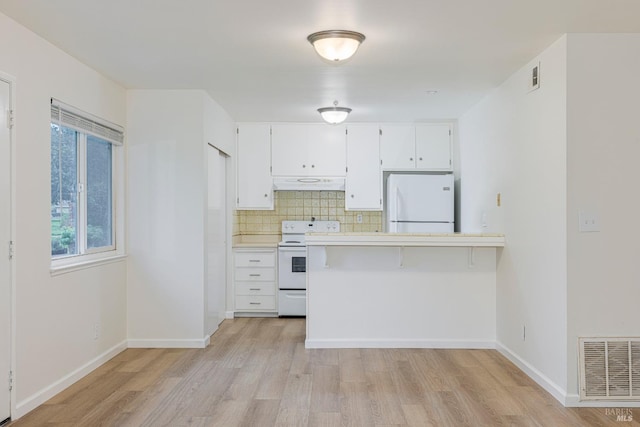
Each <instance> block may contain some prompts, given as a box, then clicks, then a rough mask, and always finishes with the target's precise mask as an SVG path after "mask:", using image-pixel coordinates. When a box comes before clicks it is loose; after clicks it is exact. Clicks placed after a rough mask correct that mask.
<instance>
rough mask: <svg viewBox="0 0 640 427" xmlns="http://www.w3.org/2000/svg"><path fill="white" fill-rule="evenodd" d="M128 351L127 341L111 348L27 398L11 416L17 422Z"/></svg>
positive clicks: (17, 406)
mask: <svg viewBox="0 0 640 427" xmlns="http://www.w3.org/2000/svg"><path fill="white" fill-rule="evenodd" d="M126 349H127V341H126V340H125V341H122V342H121V343H119V344H116V345H115V346H113V347H111V348H110V349H109V350H107V351H105V352H104V353H102V354H101V355H99V356H97V357H96V358H95V359H93V360H90V361H89V362H87V363H86V364H84V365H83V366H81V367H79V368H78V369H76V370H75V371H73V372H71V373H70V374H68V375H65V376H64V377H62V378H61V379H59V380H58V381H56V382H54V383H52V384H50V385H49V386H47V387H45V388H43V389H42V390H40V391H38V392H37V393H35V394H33V395H31V396H30V397H28V398H26V399H25V400H23V401H22V402H19V403H17V404H16V408H15V412H14V413H12V414H11V417H12V419H13V420H14V421H15V420H17V419H18V418H20V417H22V416H24V415H26V414H27V413H28V412H30V411H32V410H33V409H35V408H37V407H38V406H40V405H42V404H43V403H44V402H46V401H47V400H49V399H51V398H52V397H53V396H55V395H56V394H58V393H60V392H61V391H63V390H65V389H66V388H68V387H70V386H71V385H72V384H73V383H75V382H77V381H79V380H81V379H82V378H84V377H85V376H87V375H88V374H90V373H91V372H92V371H94V370H96V369H97V368H99V367H100V366H102V365H103V364H104V363H105V362H107V361H109V360H111V359H113V358H114V357H115V356H116V355H118V354H119V353H121V352H123V351H124V350H126Z"/></svg>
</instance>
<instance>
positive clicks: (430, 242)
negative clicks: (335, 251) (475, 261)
mask: <svg viewBox="0 0 640 427" xmlns="http://www.w3.org/2000/svg"><path fill="white" fill-rule="evenodd" d="M504 240H505V239H504V234H497V233H495V234H494V233H433V234H431V233H307V235H306V242H307V246H462V247H494V248H499V247H503V246H504Z"/></svg>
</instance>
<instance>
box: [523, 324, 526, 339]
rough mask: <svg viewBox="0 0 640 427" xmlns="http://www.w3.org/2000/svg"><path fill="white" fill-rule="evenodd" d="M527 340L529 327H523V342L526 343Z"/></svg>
mask: <svg viewBox="0 0 640 427" xmlns="http://www.w3.org/2000/svg"><path fill="white" fill-rule="evenodd" d="M526 340H527V327H526V326H525V325H522V341H526Z"/></svg>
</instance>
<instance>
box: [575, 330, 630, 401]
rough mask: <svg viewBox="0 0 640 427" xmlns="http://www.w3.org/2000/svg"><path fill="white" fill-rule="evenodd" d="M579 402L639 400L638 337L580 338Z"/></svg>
mask: <svg viewBox="0 0 640 427" xmlns="http://www.w3.org/2000/svg"><path fill="white" fill-rule="evenodd" d="M579 345H580V351H579V358H580V360H579V364H580V400H638V401H640V338H638V337H636V338H580V339H579Z"/></svg>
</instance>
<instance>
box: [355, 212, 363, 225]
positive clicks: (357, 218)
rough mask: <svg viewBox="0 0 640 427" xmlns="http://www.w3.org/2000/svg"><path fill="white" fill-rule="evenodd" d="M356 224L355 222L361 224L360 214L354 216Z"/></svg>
mask: <svg viewBox="0 0 640 427" xmlns="http://www.w3.org/2000/svg"><path fill="white" fill-rule="evenodd" d="M356 222H357V223H358V224H362V214H358V215H356Z"/></svg>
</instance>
